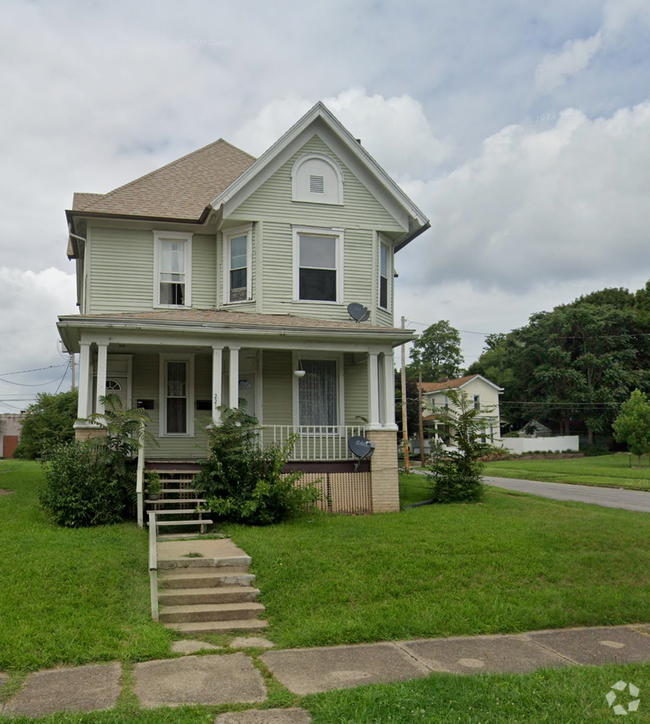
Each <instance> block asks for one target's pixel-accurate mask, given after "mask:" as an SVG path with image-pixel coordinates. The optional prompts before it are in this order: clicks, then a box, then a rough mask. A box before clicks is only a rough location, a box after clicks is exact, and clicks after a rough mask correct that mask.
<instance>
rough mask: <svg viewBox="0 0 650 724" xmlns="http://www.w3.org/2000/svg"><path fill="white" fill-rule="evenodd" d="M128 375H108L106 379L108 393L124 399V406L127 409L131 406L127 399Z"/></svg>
mask: <svg viewBox="0 0 650 724" xmlns="http://www.w3.org/2000/svg"><path fill="white" fill-rule="evenodd" d="M126 387H127V378H126V377H108V378H107V379H106V394H107V395H117V396H118V397H119V398H120V400H122V407H123V408H124V409H125V410H126V409H127V407H128V406H129V403H128V400H127V399H126Z"/></svg>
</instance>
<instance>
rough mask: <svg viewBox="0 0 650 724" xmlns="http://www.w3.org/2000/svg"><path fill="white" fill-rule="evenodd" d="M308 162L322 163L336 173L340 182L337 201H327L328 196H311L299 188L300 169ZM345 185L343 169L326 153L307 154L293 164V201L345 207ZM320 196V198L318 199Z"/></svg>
mask: <svg viewBox="0 0 650 724" xmlns="http://www.w3.org/2000/svg"><path fill="white" fill-rule="evenodd" d="M307 161H322V162H323V163H324V164H326V165H327V166H329V167H330V168H331V169H332V171H334V174H335V175H336V179H337V182H338V186H337V192H336V197H337V199H336V201H331V200H327V194H310V193H309V192H305V190H304V189H302V188H300V187H299V185H298V175H299V173H298V172H299V171H300V167H301V166H302V165H303V164H304V163H306V162H307ZM344 183H345V178H344V177H343V172H342V171H341V167H340V166H339V165H338V163H337V162H336V161H335V160H334V159H333V158H331V157H330V156H326V155H325V154H324V153H306V154H305V155H304V156H301V157H300V158H299V159H297V160H296V162H295V163H294V164H293V168H292V169H291V200H292V201H297V202H299V203H305V204H326V205H328V206H343V184H344ZM319 196H320V198H318V197H319Z"/></svg>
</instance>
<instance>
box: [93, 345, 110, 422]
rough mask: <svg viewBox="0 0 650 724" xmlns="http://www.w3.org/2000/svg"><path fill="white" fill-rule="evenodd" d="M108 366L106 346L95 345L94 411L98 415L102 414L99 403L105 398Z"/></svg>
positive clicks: (101, 407)
mask: <svg viewBox="0 0 650 724" xmlns="http://www.w3.org/2000/svg"><path fill="white" fill-rule="evenodd" d="M107 364H108V345H107V344H99V343H98V344H97V404H96V405H95V411H96V412H97V413H98V414H100V415H101V414H102V413H103V412H104V405H103V404H102V403H101V402H100V401H99V398H100V397H105V396H106V369H107Z"/></svg>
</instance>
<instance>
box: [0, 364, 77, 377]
mask: <svg viewBox="0 0 650 724" xmlns="http://www.w3.org/2000/svg"><path fill="white" fill-rule="evenodd" d="M57 367H65V365H49V366H48V367H34V369H32V370H19V371H18V372H0V377H10V376H11V375H25V374H27V373H28V372H42V371H43V370H53V369H56V368H57Z"/></svg>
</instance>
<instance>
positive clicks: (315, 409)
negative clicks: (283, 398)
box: [298, 359, 338, 426]
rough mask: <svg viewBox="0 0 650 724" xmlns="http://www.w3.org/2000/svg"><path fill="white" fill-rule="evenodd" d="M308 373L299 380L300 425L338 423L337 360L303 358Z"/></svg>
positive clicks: (303, 364) (304, 367)
mask: <svg viewBox="0 0 650 724" xmlns="http://www.w3.org/2000/svg"><path fill="white" fill-rule="evenodd" d="M302 366H303V369H304V370H305V372H306V374H305V376H304V377H302V378H300V380H299V381H298V400H299V405H298V414H299V424H300V425H323V426H329V425H332V426H334V425H337V424H338V383H337V380H338V372H337V365H336V360H306V359H304V360H302Z"/></svg>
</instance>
